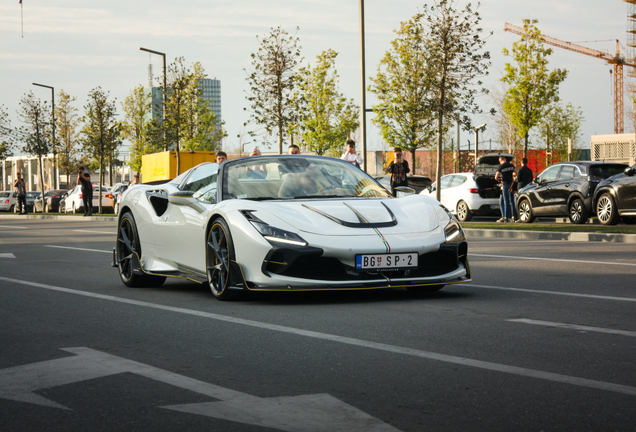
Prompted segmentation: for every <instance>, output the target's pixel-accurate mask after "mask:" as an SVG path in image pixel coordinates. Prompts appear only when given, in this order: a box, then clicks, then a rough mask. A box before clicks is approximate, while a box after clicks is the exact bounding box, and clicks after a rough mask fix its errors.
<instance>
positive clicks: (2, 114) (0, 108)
mask: <svg viewBox="0 0 636 432" xmlns="http://www.w3.org/2000/svg"><path fill="white" fill-rule="evenodd" d="M13 145H14V143H13V138H12V137H11V119H10V118H9V112H8V111H7V110H6V109H5V107H4V105H0V161H4V160H6V159H7V158H9V157H11V156H13Z"/></svg>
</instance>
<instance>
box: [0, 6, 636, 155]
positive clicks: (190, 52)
mask: <svg viewBox="0 0 636 432" xmlns="http://www.w3.org/2000/svg"><path fill="white" fill-rule="evenodd" d="M22 3H23V4H22V6H21V5H20V2H19V0H4V1H3V2H2V4H0V105H4V107H5V109H7V110H8V111H9V112H10V113H11V116H12V126H13V127H16V126H20V125H21V124H20V122H19V120H18V118H17V114H16V112H17V110H18V107H19V102H20V99H21V98H22V97H23V96H24V95H25V94H26V93H28V92H29V91H33V92H34V94H35V95H36V96H37V97H39V98H41V99H44V100H48V101H50V99H51V91H50V90H49V89H47V88H42V87H36V86H34V85H33V84H32V83H40V84H45V85H49V86H52V87H54V88H55V92H56V95H57V93H58V92H59V90H60V89H64V91H65V92H66V93H68V94H70V95H71V96H76V97H77V101H76V102H75V106H76V107H77V108H78V109H79V110H80V112H83V107H84V105H86V99H87V95H88V93H89V91H90V90H91V89H93V88H95V87H97V86H101V87H102V89H104V90H105V91H108V92H109V93H110V96H111V97H112V98H116V100H117V107H118V109H119V110H120V109H121V102H122V101H123V100H124V98H125V97H126V96H127V95H128V94H129V92H130V91H131V89H132V88H134V87H135V86H138V85H140V84H142V85H144V86H147V85H148V65H149V64H150V63H151V64H152V65H153V71H154V76H155V78H160V77H161V74H162V61H161V56H156V55H152V56H151V55H149V54H148V53H146V52H142V51H140V50H139V48H140V47H145V48H149V49H152V50H155V51H160V52H164V53H166V55H167V60H168V62H169V63H170V62H172V61H173V60H174V59H175V58H176V57H180V56H183V57H184V58H185V60H186V61H187V62H190V63H191V62H195V61H198V62H201V64H202V66H203V67H204V69H205V71H206V73H207V74H208V76H209V77H210V78H217V79H219V80H221V88H222V96H221V99H222V116H223V119H224V120H225V122H226V124H225V128H226V131H227V133H228V137H227V138H226V140H225V142H224V145H223V147H224V149H225V150H226V151H233V150H234V149H237V148H238V146H239V141H240V139H239V138H238V136H239V135H242V136H243V137H244V138H243V142H248V141H251V138H249V137H248V136H247V131H248V130H250V126H249V125H248V126H247V127H244V123H245V122H246V121H248V120H249V115H248V114H247V113H246V112H245V111H244V108H246V107H247V106H248V104H247V100H246V91H247V90H248V83H247V81H246V80H245V78H246V77H247V72H246V70H247V71H249V70H251V57H250V55H251V53H253V52H255V51H256V50H257V49H258V40H257V38H256V36H257V35H259V36H263V35H265V34H267V33H269V32H270V30H271V28H274V27H277V26H281V28H283V29H284V30H287V31H288V32H289V33H294V32H295V30H296V27H298V28H300V30H299V31H298V33H297V34H298V37H299V39H300V45H301V46H302V54H303V57H304V62H303V64H306V63H307V62H309V63H312V64H313V63H315V59H316V56H317V55H319V54H320V53H321V52H322V51H325V50H327V49H333V50H335V51H336V52H338V53H339V55H338V58H337V59H336V68H337V70H338V73H339V75H340V81H339V90H340V91H341V92H342V93H343V94H344V95H345V96H347V97H348V98H353V99H354V100H355V101H356V103H358V104H359V103H360V26H359V23H360V15H359V4H360V1H359V0H294V1H292V0H277V1H273V0H240V1H234V2H229V1H221V0H190V1H188V2H175V1H169V0H152V1H149V0H137V1H134V2H131V1H128V0H126V1H124V0H91V1H86V0H64V1H61V0H23V2H22ZM431 3H432V0H429V1H428V4H431ZM467 3H468V2H467V1H461V0H459V1H458V5H459V6H460V7H462V8H463V6H464V5H466V4H467ZM424 4H425V2H423V1H415V0H400V1H395V0H392V1H388V0H365V1H364V11H365V48H366V63H365V64H366V71H367V77H369V76H374V75H375V74H376V73H377V65H378V64H379V62H380V59H381V58H382V56H383V55H384V53H385V52H386V51H387V50H388V49H389V48H390V42H391V40H393V39H394V38H395V34H394V32H393V31H394V29H396V28H398V27H399V25H400V22H401V21H406V20H408V19H409V18H410V17H412V16H413V15H414V14H416V13H418V12H419V11H421V10H422V7H423V6H424ZM472 4H473V6H475V5H476V4H477V2H472ZM478 11H479V13H480V14H481V16H482V23H481V24H482V27H483V29H484V32H483V37H484V38H486V40H487V42H486V45H485V50H487V51H489V52H490V54H491V58H492V65H491V67H490V74H489V76H488V77H486V78H485V80H484V82H485V86H486V87H487V88H489V89H493V90H496V89H501V83H500V79H501V77H502V74H503V71H504V67H505V63H506V62H511V61H512V59H511V58H506V57H504V56H503V55H502V49H503V48H509V49H510V48H511V47H512V44H513V42H515V41H516V40H518V39H519V36H517V35H515V34H512V33H509V32H504V31H503V27H504V23H505V22H509V23H511V24H515V25H518V26H522V25H523V23H522V20H523V19H526V18H530V19H538V20H539V24H538V26H539V28H540V30H541V31H542V33H543V34H545V35H549V36H552V37H555V38H558V39H562V40H565V41H569V42H575V43H578V44H580V45H584V46H587V47H590V48H593V49H597V50H606V51H608V52H610V53H612V54H613V53H614V52H615V49H616V48H615V47H616V42H615V41H616V39H618V40H619V41H620V43H621V45H622V47H621V50H623V51H624V50H625V48H624V47H625V46H626V37H627V32H626V31H627V26H628V20H627V11H628V5H627V3H624V2H623V1H622V0H552V1H547V0H532V1H528V0H483V1H482V2H481V5H480V6H479V8H478ZM22 23H23V24H22ZM490 32H492V35H490ZM549 61H550V64H549V67H550V68H551V69H553V68H562V69H563V68H564V69H567V70H568V71H569V75H568V78H567V79H566V81H565V82H563V83H562V84H561V91H560V96H561V100H562V101H563V102H565V103H572V104H573V105H574V106H577V107H580V109H581V110H582V111H583V116H584V123H583V126H582V132H583V137H582V142H583V145H584V148H589V142H590V136H591V135H596V134H611V133H613V130H614V127H613V124H614V123H613V89H612V75H611V73H610V72H611V70H612V67H611V65H608V64H607V63H606V62H605V61H603V60H601V59H597V58H593V57H589V56H586V55H582V54H578V53H574V52H570V51H567V50H563V49H560V48H554V52H553V55H552V56H550V58H549ZM628 72H629V70H627V69H626V70H625V75H626V76H627V73H628ZM626 82H627V80H626ZM368 84H369V80H368V78H367V85H368ZM478 103H479V105H480V107H481V108H482V109H483V111H484V112H488V111H489V110H490V108H491V107H493V102H492V100H491V98H490V97H488V96H482V97H480V98H479V99H478ZM373 104H374V99H373V97H372V95H370V94H367V108H371V107H372V106H373ZM626 112H627V111H626ZM371 118H372V114H370V115H369V116H368V118H367V122H368V126H367V127H368V138H367V143H368V144H367V145H368V148H369V149H382V148H383V143H382V139H381V137H380V135H379V133H378V130H377V129H376V128H374V127H373V126H372V124H371ZM489 122H490V123H494V119H493V118H492V117H491V116H489V115H485V114H484V115H477V116H475V117H474V120H473V124H475V125H479V124H482V123H486V124H488V123H489ZM625 126H626V132H627V131H631V130H632V126H631V122H630V121H629V119H628V116H626V120H625ZM482 138H483V139H484V140H489V139H491V138H493V135H492V133H490V132H489V130H488V127H487V129H486V131H485V132H484V134H483V135H482V134H480V141H481V140H482ZM468 140H471V142H472V141H473V140H474V136H473V135H470V134H469V133H468V132H464V131H462V133H461V139H460V142H461V144H462V148H466V145H467V144H466V143H467V141H468ZM495 147H496V145H493V148H495ZM246 148H248V146H246ZM18 153H19V152H18Z"/></svg>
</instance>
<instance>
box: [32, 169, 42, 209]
mask: <svg viewBox="0 0 636 432" xmlns="http://www.w3.org/2000/svg"><path fill="white" fill-rule="evenodd" d="M38 162H39V164H40V191H41V192H42V213H44V167H43V166H42V156H38ZM33 213H35V204H33Z"/></svg>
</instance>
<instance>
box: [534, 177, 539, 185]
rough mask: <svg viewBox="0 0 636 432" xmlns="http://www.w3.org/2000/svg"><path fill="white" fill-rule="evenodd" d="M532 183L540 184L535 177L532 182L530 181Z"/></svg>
mask: <svg viewBox="0 0 636 432" xmlns="http://www.w3.org/2000/svg"><path fill="white" fill-rule="evenodd" d="M532 183H536V184H541V180H539V177H537V178H535V179H534V180H532Z"/></svg>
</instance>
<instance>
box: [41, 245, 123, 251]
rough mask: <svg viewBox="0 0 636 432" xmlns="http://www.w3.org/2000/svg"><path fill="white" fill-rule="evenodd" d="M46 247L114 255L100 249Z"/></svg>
mask: <svg viewBox="0 0 636 432" xmlns="http://www.w3.org/2000/svg"><path fill="white" fill-rule="evenodd" d="M44 247H49V248H58V249H72V250H81V251H86V252H100V253H113V251H105V250H99V249H86V248H78V247H71V246H55V245H44Z"/></svg>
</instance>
